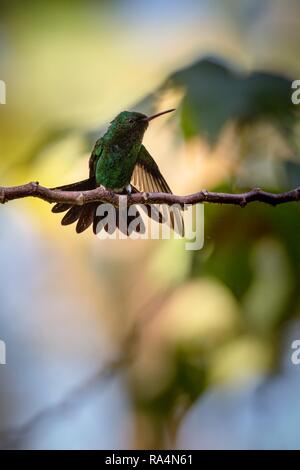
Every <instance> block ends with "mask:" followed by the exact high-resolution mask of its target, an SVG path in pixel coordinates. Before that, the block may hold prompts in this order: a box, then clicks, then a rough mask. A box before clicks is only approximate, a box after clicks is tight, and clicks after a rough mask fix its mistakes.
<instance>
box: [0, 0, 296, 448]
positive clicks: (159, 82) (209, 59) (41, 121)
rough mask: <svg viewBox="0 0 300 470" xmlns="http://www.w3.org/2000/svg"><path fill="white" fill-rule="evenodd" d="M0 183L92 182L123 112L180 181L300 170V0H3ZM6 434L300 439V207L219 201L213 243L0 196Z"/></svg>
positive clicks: (32, 443) (209, 223) (232, 186)
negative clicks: (139, 231) (195, 243)
mask: <svg viewBox="0 0 300 470" xmlns="http://www.w3.org/2000/svg"><path fill="white" fill-rule="evenodd" d="M0 44H1V48H0V64H1V67H0V79H1V80H4V81H5V82H6V85H7V104H6V105H1V106H0V157H1V158H0V185H2V186H4V185H16V184H19V183H23V182H27V181H31V180H38V181H40V182H41V184H43V185H45V186H56V185H59V184H66V183H69V182H72V181H75V180H77V179H78V180H79V179H83V178H85V176H86V174H87V159H88V157H89V153H90V151H91V148H92V146H93V142H94V141H95V140H96V138H97V137H98V136H99V135H100V134H101V132H102V131H103V129H105V126H106V125H107V124H108V122H109V121H110V120H111V119H112V118H113V117H114V116H115V115H116V114H117V113H118V112H120V111H121V110H124V109H132V110H137V111H142V112H145V113H150V112H152V111H156V110H162V109H165V108H170V107H176V108H177V112H176V114H174V115H170V116H168V117H166V118H164V119H161V120H157V121H155V122H153V123H152V124H151V127H150V128H149V130H148V131H147V135H146V137H145V144H146V146H147V148H148V149H149V150H150V152H151V154H152V155H153V156H154V157H155V158H156V160H157V162H158V163H159V165H160V168H161V170H162V172H163V174H164V175H165V176H166V179H167V180H168V182H169V183H170V186H171V187H172V189H173V190H174V192H175V193H177V194H188V193H191V192H194V191H197V190H200V189H202V188H206V189H209V190H220V189H222V190H224V191H228V192H233V191H240V190H245V189H248V188H251V187H254V186H255V187H256V186H260V187H263V188H264V189H266V190H270V191H274V192H279V191H283V190H286V189H290V188H292V187H296V186H299V185H300V160H299V123H298V113H299V111H298V109H297V107H296V106H293V105H292V102H291V80H293V79H297V78H300V63H299V47H300V5H299V2H298V0H286V1H285V2H282V1H280V0H264V1H263V2H262V1H260V0H222V1H218V0H215V1H214V2H211V1H208V0H185V1H180V0H152V1H145V0H127V1H117V0H113V1H97V2H96V1H86V2H79V1H74V0H73V1H72V2H71V1H67V0H64V1H60V2H58V1H44V2H37V1H34V0H31V1H29V2H26V5H25V4H24V3H21V2H17V1H11V2H9V3H3V4H1V17H0ZM0 210H1V217H0V265H1V270H0V338H1V339H2V340H4V341H5V342H6V346H7V365H6V366H3V365H1V366H0V446H1V447H2V448H19V449H24V448H25V449H105V448H107V449H118V448H119V449H136V448H152V449H153V448H183V449H223V448H225V449H240V448H243V449H267V448H268V449H269V448H274V449H279V448H284V449H293V448H300V435H299V432H298V429H299V428H298V423H299V419H300V406H299V392H300V366H296V365H294V364H293V363H292V362H291V355H292V352H293V350H292V349H291V344H292V341H293V340H295V339H300V323H299V312H300V297H299V291H300V289H299V279H300V244H299V233H300V210H299V205H298V204H295V203H294V204H289V205H283V206H279V207H277V208H276V209H274V208H272V207H267V206H264V205H262V204H253V205H250V206H248V207H247V208H244V209H241V208H239V207H231V206H228V207H225V206H212V205H210V206H206V207H205V245H204V248H203V249H202V250H201V251H196V252H193V251H186V250H185V249H184V242H183V241H178V240H169V241H166V240H164V241H151V240H148V241H145V240H140V241H133V240H125V241H124V240H120V241H112V240H106V241H103V240H101V241H100V240H98V239H97V238H96V237H94V236H93V235H92V233H91V232H88V233H85V234H83V235H81V236H78V235H76V234H75V231H74V228H73V227H68V228H63V227H61V226H60V220H59V217H58V216H57V215H54V214H51V212H50V206H49V205H48V204H46V203H44V202H42V201H37V200H33V199H26V200H22V201H21V200H20V201H15V202H12V203H10V204H8V205H5V206H3V207H1V208H0Z"/></svg>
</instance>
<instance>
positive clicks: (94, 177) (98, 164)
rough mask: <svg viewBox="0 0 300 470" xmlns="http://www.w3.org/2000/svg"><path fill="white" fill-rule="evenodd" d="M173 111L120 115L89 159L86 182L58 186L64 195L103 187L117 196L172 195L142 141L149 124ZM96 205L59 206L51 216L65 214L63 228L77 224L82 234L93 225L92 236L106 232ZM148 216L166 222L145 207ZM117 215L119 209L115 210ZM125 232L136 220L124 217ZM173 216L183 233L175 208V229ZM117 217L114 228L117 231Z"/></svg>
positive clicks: (142, 229)
mask: <svg viewBox="0 0 300 470" xmlns="http://www.w3.org/2000/svg"><path fill="white" fill-rule="evenodd" d="M172 111H175V110H174V109H168V110H167V111H162V112H160V113H157V114H154V115H152V116H146V115H145V114H142V113H138V112H130V111H123V112H121V113H120V114H118V115H117V116H116V117H115V119H114V120H113V121H111V123H110V126H109V127H108V129H107V131H106V133H105V134H104V135H103V136H102V137H100V138H99V139H98V140H97V142H96V143H95V146H94V149H93V151H92V154H91V157H90V159H89V178H88V179H86V180H84V181H79V182H77V183H73V184H69V185H66V186H60V187H59V188H56V189H60V190H63V191H87V190H90V189H95V188H96V187H100V186H101V187H104V188H106V189H109V190H112V191H114V192H116V193H119V194H130V193H136V192H166V193H172V191H171V189H170V187H169V186H168V184H167V182H166V180H165V179H164V177H163V176H162V174H161V172H160V170H159V168H158V166H157V164H156V162H155V160H154V159H153V158H152V156H151V155H150V153H149V152H148V151H147V149H146V148H145V147H144V145H143V144H142V141H143V137H144V134H145V131H146V129H147V128H148V125H149V122H150V121H152V119H155V118H157V117H159V116H162V115H164V114H167V113H170V112H172ZM100 205H101V203H99V202H94V203H88V204H85V205H84V206H72V205H70V204H63V203H58V204H56V205H55V206H54V207H53V209H52V212H54V213H60V212H66V211H67V213H66V214H65V216H64V218H63V219H62V222H61V223H62V225H70V224H73V223H75V222H77V225H76V232H77V233H81V232H83V231H84V230H86V229H87V228H88V227H90V225H92V224H93V231H94V233H95V234H96V233H98V232H99V228H100V229H101V228H104V229H105V230H107V231H109V230H108V228H107V226H105V225H104V226H103V227H102V226H101V219H102V217H101V216H99V215H97V209H98V207H99V206H100ZM145 207H146V210H147V214H148V216H150V217H152V218H154V219H155V220H157V221H158V222H160V223H162V222H164V221H165V218H164V217H163V216H162V214H161V212H160V211H158V210H157V211H154V210H153V209H152V211H151V208H150V206H145ZM116 211H118V209H116ZM127 216H128V217H127V225H126V226H127V230H126V234H127V235H128V226H129V225H130V222H131V221H132V220H133V219H134V218H135V217H133V216H130V215H129V214H128V213H127ZM174 216H175V218H176V224H177V228H178V229H179V231H180V233H182V232H183V220H182V215H181V212H180V210H179V209H178V208H176V209H174V210H173V211H170V220H171V225H172V228H174ZM118 219H119V217H116V224H117V226H118V228H119V229H120V223H119V222H118ZM135 230H136V231H137V232H143V231H144V230H145V227H144V226H143V222H142V221H141V223H140V224H138V225H137V228H135Z"/></svg>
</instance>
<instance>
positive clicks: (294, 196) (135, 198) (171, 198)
mask: <svg viewBox="0 0 300 470" xmlns="http://www.w3.org/2000/svg"><path fill="white" fill-rule="evenodd" d="M25 197H36V198H39V199H43V200H44V201H47V202H49V203H58V202H60V203H66V204H72V205H79V206H81V205H83V204H87V203H90V202H98V201H99V202H106V203H111V204H113V205H115V206H118V205H119V198H120V197H121V196H119V195H118V194H116V193H114V192H112V191H109V190H105V189H103V188H96V189H93V190H90V191H62V190H59V189H49V188H46V187H44V186H41V185H39V183H37V182H35V183H28V184H24V185H22V186H12V187H1V186H0V203H1V204H4V203H6V202H8V201H13V200H15V199H22V198H25ZM299 200H300V187H298V188H296V189H293V190H291V191H288V192H284V193H278V194H273V193H269V192H266V191H263V190H261V189H260V188H254V189H252V190H251V191H248V192H245V193H240V194H228V193H216V192H209V191H207V190H205V189H203V190H202V191H199V192H198V193H194V194H190V195H187V196H176V195H174V194H168V193H136V194H132V195H131V196H128V200H127V203H128V205H132V204H167V205H169V206H170V205H172V204H180V205H181V206H183V205H184V204H197V203H210V204H232V205H237V206H241V207H245V206H246V205H247V204H249V203H251V202H255V201H256V202H262V203H265V204H270V205H271V206H277V205H278V204H284V203H287V202H295V201H299Z"/></svg>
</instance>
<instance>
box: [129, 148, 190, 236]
mask: <svg viewBox="0 0 300 470" xmlns="http://www.w3.org/2000/svg"><path fill="white" fill-rule="evenodd" d="M131 181H132V183H133V185H134V186H136V188H137V189H138V190H139V191H142V192H151V193H152V192H153V193H156V192H157V193H160V192H162V193H170V194H172V191H171V189H170V187H169V185H168V183H167V182H166V180H165V179H164V177H163V175H162V174H161V172H160V170H159V168H158V165H157V163H156V162H155V160H154V159H153V158H152V157H151V155H150V153H149V152H148V150H147V149H146V147H144V145H142V146H141V150H140V152H139V156H138V160H137V163H136V165H135V167H134V170H133V174H132V180H131ZM169 213H170V220H171V225H172V228H173V229H174V230H176V232H178V233H179V234H180V235H183V234H184V221H183V217H182V213H181V210H180V208H179V207H172V208H171V209H169ZM175 221H176V224H175Z"/></svg>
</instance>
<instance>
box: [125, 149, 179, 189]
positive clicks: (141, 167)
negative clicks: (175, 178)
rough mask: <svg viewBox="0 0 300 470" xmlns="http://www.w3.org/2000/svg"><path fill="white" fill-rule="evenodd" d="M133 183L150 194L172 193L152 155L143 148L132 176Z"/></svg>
mask: <svg viewBox="0 0 300 470" xmlns="http://www.w3.org/2000/svg"><path fill="white" fill-rule="evenodd" d="M132 183H133V184H134V185H135V186H136V187H137V188H138V189H139V190H140V191H144V192H149V193H172V191H171V189H170V187H169V185H168V183H167V182H166V180H165V179H164V177H163V175H162V174H161V172H160V170H159V168H158V165H157V164H156V162H155V160H154V159H153V158H152V157H151V155H150V153H149V152H148V150H147V149H146V147H144V145H142V146H141V150H140V152H139V156H138V160H137V163H136V165H135V168H134V170H133V174H132Z"/></svg>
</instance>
